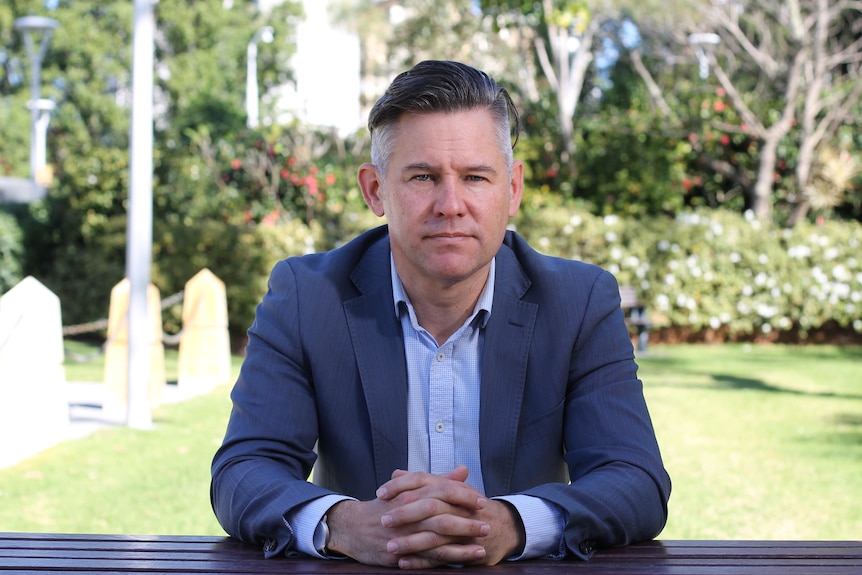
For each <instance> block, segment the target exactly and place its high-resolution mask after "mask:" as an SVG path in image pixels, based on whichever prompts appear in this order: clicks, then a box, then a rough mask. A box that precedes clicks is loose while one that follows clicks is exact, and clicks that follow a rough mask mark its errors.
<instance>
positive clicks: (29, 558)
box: [0, 533, 862, 575]
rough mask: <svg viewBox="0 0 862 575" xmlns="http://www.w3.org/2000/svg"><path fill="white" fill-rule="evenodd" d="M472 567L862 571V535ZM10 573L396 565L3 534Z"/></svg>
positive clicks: (180, 540) (2, 563) (638, 573)
mask: <svg viewBox="0 0 862 575" xmlns="http://www.w3.org/2000/svg"><path fill="white" fill-rule="evenodd" d="M468 570H469V572H470V573H477V574H479V573H507V574H512V575H515V574H519V575H520V574H530V575H549V574H552V573H554V574H559V573H580V574H587V575H588V574H597V575H649V574H662V575H718V574H719V573H720V574H722V575H737V574H738V575H742V574H745V575H794V574H799V575H860V574H862V541H651V542H648V543H640V544H637V545H631V546H629V547H625V548H618V549H606V550H602V551H599V552H597V553H596V555H595V556H594V557H593V558H592V559H591V560H590V561H586V562H584V561H580V560H576V559H571V560H568V559H567V560H565V561H547V560H534V561H522V562H517V563H505V564H502V565H497V566H494V567H470V568H468ZM458 571H459V570H457V569H456V570H453V569H451V568H439V569H431V570H427V571H424V573H428V574H441V573H447V574H448V575H451V574H452V573H456V572H458ZM4 572H14V573H16V574H20V575H28V574H36V573H40V574H45V573H98V574H100V575H109V574H112V573H130V572H134V573H149V574H164V575H167V574H172V573H174V574H175V573H207V574H211V575H220V574H233V573H255V574H266V573H281V574H293V575H301V574H312V573H313V574H366V575H368V574H372V573H396V572H397V570H396V569H388V568H380V567H368V566H365V565H359V564H358V563H355V562H352V561H324V560H317V559H310V558H290V559H289V558H276V559H264V557H263V552H262V551H261V550H260V549H259V548H257V547H255V546H251V545H246V544H243V543H240V542H238V541H236V540H233V539H230V538H227V537H194V536H176V535H175V536H171V535H63V534H47V533H0V573H4Z"/></svg>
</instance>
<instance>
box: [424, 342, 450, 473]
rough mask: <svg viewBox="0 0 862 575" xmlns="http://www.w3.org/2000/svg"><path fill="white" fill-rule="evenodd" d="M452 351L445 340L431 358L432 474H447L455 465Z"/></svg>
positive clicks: (429, 414) (429, 426)
mask: <svg viewBox="0 0 862 575" xmlns="http://www.w3.org/2000/svg"><path fill="white" fill-rule="evenodd" d="M452 350H453V344H452V342H449V343H447V344H445V345H443V346H442V347H440V348H438V349H437V351H436V352H435V353H434V356H433V358H432V359H431V370H430V378H429V392H430V393H429V394H428V395H429V404H428V436H429V438H430V468H431V469H430V470H431V473H435V474H441V473H448V472H449V471H451V470H452V469H453V468H454V467H455V465H454V454H455V444H454V433H453V430H454V426H453V423H454V421H453V411H454V402H455V397H454V393H455V391H454V390H455V385H454V380H453V377H454V372H453V369H452Z"/></svg>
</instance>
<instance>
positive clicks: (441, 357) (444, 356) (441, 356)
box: [437, 351, 446, 363]
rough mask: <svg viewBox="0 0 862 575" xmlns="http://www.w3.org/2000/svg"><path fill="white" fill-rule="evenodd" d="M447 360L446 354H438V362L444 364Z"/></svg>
mask: <svg viewBox="0 0 862 575" xmlns="http://www.w3.org/2000/svg"><path fill="white" fill-rule="evenodd" d="M445 359H446V354H445V353H443V352H442V351H441V352H439V353H438V354H437V361H439V362H441V363H442V362H443V361H444V360H445Z"/></svg>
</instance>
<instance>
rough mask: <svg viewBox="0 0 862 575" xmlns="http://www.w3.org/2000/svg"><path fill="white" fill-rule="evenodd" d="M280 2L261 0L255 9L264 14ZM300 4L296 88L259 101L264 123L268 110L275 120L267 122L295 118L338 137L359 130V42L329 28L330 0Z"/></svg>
mask: <svg viewBox="0 0 862 575" xmlns="http://www.w3.org/2000/svg"><path fill="white" fill-rule="evenodd" d="M279 1H280V0H259V2H258V6H259V8H260V9H261V10H262V11H266V10H267V9H269V8H270V7H272V6H273V5H275V4H277V3H278V2H279ZM336 1H337V0H336ZM301 2H302V4H303V8H304V10H305V19H304V20H303V21H302V22H301V23H300V24H299V25H298V26H297V30H296V54H295V55H294V57H293V59H292V62H291V67H292V68H293V70H294V74H295V78H296V82H295V84H288V85H285V86H282V87H281V88H280V89H278V90H276V91H274V92H271V93H269V94H265V95H264V96H263V104H262V106H261V110H262V122H263V123H266V121H267V118H266V110H275V111H276V117H275V118H270V120H269V121H279V122H281V121H285V120H288V119H290V118H294V117H295V118H298V119H299V120H301V121H302V122H304V123H307V124H312V125H316V126H322V127H331V128H334V129H335V130H337V131H338V133H339V134H341V135H342V136H344V135H346V134H350V133H352V132H354V131H356V130H357V129H359V128H360V127H362V125H363V117H362V111H361V106H360V91H361V68H362V66H361V48H360V41H359V36H358V34H356V33H353V32H349V31H347V30H344V29H343V28H340V27H338V26H336V25H334V24H333V23H332V20H331V17H330V13H329V10H330V4H332V3H333V0H301ZM279 113H281V117H279Z"/></svg>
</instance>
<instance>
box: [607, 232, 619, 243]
mask: <svg viewBox="0 0 862 575" xmlns="http://www.w3.org/2000/svg"><path fill="white" fill-rule="evenodd" d="M605 241H606V242H608V243H609V244H612V243H614V242H615V241H617V235H616V234H615V233H614V232H607V233H605Z"/></svg>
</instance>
